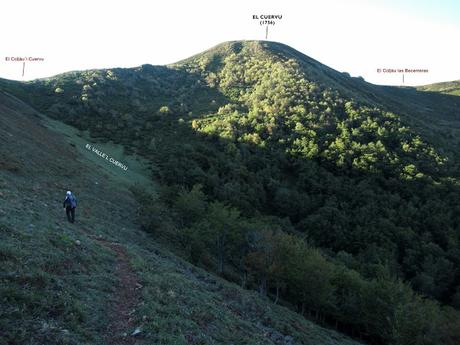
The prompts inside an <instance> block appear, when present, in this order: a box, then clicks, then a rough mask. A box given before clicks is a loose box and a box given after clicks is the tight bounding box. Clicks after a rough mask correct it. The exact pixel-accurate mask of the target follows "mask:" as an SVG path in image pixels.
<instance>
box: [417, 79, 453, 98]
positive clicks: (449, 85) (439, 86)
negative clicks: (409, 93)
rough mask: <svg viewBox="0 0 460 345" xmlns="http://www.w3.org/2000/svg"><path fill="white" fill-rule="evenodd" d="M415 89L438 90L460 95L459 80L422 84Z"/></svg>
mask: <svg viewBox="0 0 460 345" xmlns="http://www.w3.org/2000/svg"><path fill="white" fill-rule="evenodd" d="M417 89H418V90H421V91H431V92H440V93H444V94H448V95H454V96H460V80H455V81H449V82H445V83H436V84H430V85H424V86H420V87H418V88H417Z"/></svg>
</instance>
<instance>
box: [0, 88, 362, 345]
mask: <svg viewBox="0 0 460 345" xmlns="http://www.w3.org/2000/svg"><path fill="white" fill-rule="evenodd" d="M0 114H1V116H0V261H1V263H0V264H1V267H2V270H1V271H0V301H1V309H0V344H2V345H3V344H45V343H46V344H50V345H52V344H103V343H104V340H103V338H104V332H105V329H106V327H107V323H108V316H107V313H108V311H109V310H110V305H111V303H112V302H114V301H112V300H111V296H112V293H113V292H114V287H115V286H116V283H117V277H116V276H115V275H114V272H115V267H114V265H115V254H114V253H113V252H111V251H110V250H108V249H106V248H105V247H103V246H101V245H100V244H99V243H98V242H97V241H95V240H93V239H92V238H91V237H89V236H88V234H93V235H101V236H102V238H104V239H108V240H112V241H118V242H120V243H123V244H124V245H125V247H126V249H127V251H128V253H129V255H130V258H131V263H132V265H133V267H134V268H135V273H136V274H137V275H138V276H139V280H140V281H141V283H142V285H143V288H142V299H143V302H142V303H141V305H139V306H138V308H137V309H136V312H135V313H134V318H135V324H136V325H138V326H139V327H141V329H142V335H141V336H140V337H138V338H136V343H138V344H152V343H155V344H343V345H345V344H355V342H354V341H352V340H350V339H349V338H346V337H344V336H342V335H340V334H338V333H336V332H333V331H330V330H326V329H323V328H321V327H319V326H316V325H315V324H313V323H311V322H309V321H307V320H305V319H303V318H302V317H300V316H299V315H297V314H295V313H293V312H291V311H289V310H288V309H286V308H283V307H280V306H275V305H273V304H271V303H270V302H269V301H267V300H264V299H262V298H260V297H259V296H258V295H257V294H256V293H254V292H248V291H243V290H241V289H240V288H239V287H238V286H236V285H234V284H230V283H228V282H225V281H223V280H221V279H219V278H217V277H215V276H212V275H210V274H208V273H206V272H205V271H203V270H201V269H198V268H195V267H193V266H191V265H190V264H188V263H186V262H184V261H183V260H181V259H179V258H177V257H176V256H174V255H173V254H171V253H170V252H168V251H166V250H164V249H163V248H161V246H159V245H158V244H156V243H155V241H154V239H153V238H151V237H148V235H146V234H145V233H144V232H142V231H140V230H139V229H138V228H137V226H136V225H135V222H134V219H135V217H136V214H135V213H136V207H137V205H136V203H135V201H134V200H133V198H132V197H131V194H130V192H129V191H128V184H129V181H130V180H132V181H138V182H141V183H142V184H143V185H145V183H146V181H147V177H146V176H145V175H144V172H145V170H144V163H143V162H142V161H140V160H139V159H135V158H133V157H129V156H123V153H122V152H121V151H120V148H119V147H116V146H111V145H109V144H107V145H105V146H102V145H100V144H98V147H100V148H101V150H103V151H104V152H106V153H107V154H109V155H113V156H114V157H115V156H118V155H121V159H120V161H122V162H126V164H127V165H128V166H129V168H130V169H129V172H128V173H127V174H130V175H124V173H123V171H122V170H121V169H119V168H116V167H113V166H111V165H108V164H102V163H106V162H103V161H102V159H100V158H99V157H97V156H95V154H94V153H92V152H89V151H88V152H87V151H86V149H85V148H84V145H85V144H86V143H91V141H90V139H89V138H85V135H84V133H78V132H77V131H74V130H73V129H72V128H70V127H67V126H63V125H61V124H60V123H56V122H53V121H50V120H48V119H46V118H42V117H41V116H40V115H39V114H37V113H36V112H35V111H34V110H33V109H32V108H30V107H28V106H27V105H25V104H24V103H22V102H20V101H18V100H17V99H15V98H12V97H10V96H8V95H5V94H3V93H0ZM93 144H95V143H93ZM95 158H97V159H95ZM149 188H151V189H152V190H154V189H155V186H154V185H150V187H149ZM67 189H71V190H73V191H75V193H76V195H77V197H78V200H79V207H78V210H77V223H76V224H73V225H69V224H68V223H67V222H66V221H65V214H64V211H63V209H62V196H63V195H64V193H65V191H66V190H67ZM76 240H79V241H80V242H81V244H80V245H78V244H77V243H76ZM127 331H132V330H127ZM133 343H134V342H133Z"/></svg>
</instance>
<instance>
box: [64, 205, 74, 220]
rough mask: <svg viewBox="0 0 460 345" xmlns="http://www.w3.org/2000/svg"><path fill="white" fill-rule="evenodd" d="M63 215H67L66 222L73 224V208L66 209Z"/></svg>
mask: <svg viewBox="0 0 460 345" xmlns="http://www.w3.org/2000/svg"><path fill="white" fill-rule="evenodd" d="M65 213H66V214H67V220H68V221H69V222H71V223H73V222H75V207H73V208H72V207H66V208H65Z"/></svg>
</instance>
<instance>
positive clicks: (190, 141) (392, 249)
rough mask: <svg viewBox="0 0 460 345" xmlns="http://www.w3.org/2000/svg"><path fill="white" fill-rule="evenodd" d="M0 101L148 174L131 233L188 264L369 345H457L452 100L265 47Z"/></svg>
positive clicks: (33, 90) (62, 78) (21, 88)
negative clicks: (138, 163) (118, 152)
mask: <svg viewBox="0 0 460 345" xmlns="http://www.w3.org/2000/svg"><path fill="white" fill-rule="evenodd" d="M0 86H1V87H2V88H3V89H5V90H7V91H8V92H10V93H13V94H15V95H16V96H18V97H20V98H22V99H23V100H24V101H26V102H29V103H30V104H33V105H34V106H35V107H37V108H38V109H39V110H40V111H42V112H43V113H44V114H46V115H49V116H51V117H53V118H55V119H58V120H62V121H64V122H65V123H67V124H70V125H73V126H75V127H77V128H78V129H81V130H89V132H90V134H91V136H92V137H93V138H95V139H98V140H100V141H104V142H107V141H113V142H116V143H120V144H123V145H124V147H125V148H126V150H127V152H132V153H137V154H139V155H141V156H143V157H144V158H146V159H149V160H150V161H151V162H152V178H153V179H155V180H156V181H158V182H159V183H160V184H161V185H162V188H161V193H160V195H159V196H158V197H154V196H152V195H149V194H148V193H146V192H145V191H143V190H142V188H136V189H134V190H133V191H134V193H135V195H136V196H137V198H138V200H139V202H140V210H139V217H140V222H141V224H142V227H143V228H144V229H145V230H146V231H148V232H151V233H152V234H153V235H154V236H156V237H157V238H161V239H163V240H164V241H165V242H168V243H170V245H171V246H173V247H176V248H179V249H178V250H179V251H180V252H181V253H182V254H183V255H184V256H186V257H187V258H188V259H189V260H191V261H192V262H193V263H195V264H197V265H200V266H203V267H205V268H207V269H209V270H212V271H215V272H217V273H219V274H220V275H222V276H224V277H226V278H227V279H229V280H233V281H238V282H240V283H241V284H242V285H243V286H244V287H248V288H254V289H257V290H258V291H259V292H260V293H261V294H262V295H268V296H270V298H272V299H273V300H274V301H275V302H276V303H278V302H280V301H282V302H283V303H290V305H292V306H293V307H294V308H296V310H297V311H299V312H300V313H302V314H304V315H306V316H308V317H310V318H313V319H315V320H317V321H318V322H321V323H323V324H327V325H329V326H331V327H336V328H337V329H339V330H341V331H343V332H346V333H348V334H350V335H353V336H356V337H358V336H359V337H361V338H362V339H364V340H366V341H368V342H370V343H375V344H456V343H458V342H459V341H460V340H459V339H460V334H459V330H460V318H459V315H458V311H457V310H456V309H459V308H460V271H459V269H458V267H459V264H460V250H459V240H460V185H459V181H458V177H459V172H460V170H459V165H458V163H459V161H458V156H457V152H458V147H459V146H458V139H457V137H456V136H455V135H456V134H457V133H458V132H457V131H458V128H460V126H459V121H460V114H459V112H458V109H459V108H458V106H457V105H458V103H459V100H458V97H457V96H455V95H439V94H432V93H428V92H420V91H417V90H415V89H399V88H388V87H378V86H375V85H371V84H368V83H366V82H365V81H363V80H361V79H358V78H351V77H349V76H348V75H345V74H343V73H339V72H336V71H334V70H332V69H330V68H328V67H327V66H324V65H322V64H320V63H319V62H317V61H315V60H312V59H310V58H308V57H306V56H305V55H303V54H301V53H299V52H296V51H295V50H293V49H292V48H289V47H286V46H284V45H281V44H277V43H270V42H263V43H262V42H229V43H225V44H222V45H219V46H217V47H215V48H213V49H211V50H209V51H207V52H204V53H202V54H199V55H197V56H194V57H192V58H189V59H187V60H184V61H181V62H179V63H176V64H173V65H170V66H165V67H160V66H149V65H144V66H141V67H139V68H134V69H110V70H92V71H85V72H71V73H66V74H63V75H59V76H56V77H52V78H48V79H40V80H36V81H32V82H29V83H16V82H8V81H2V82H1V84H0Z"/></svg>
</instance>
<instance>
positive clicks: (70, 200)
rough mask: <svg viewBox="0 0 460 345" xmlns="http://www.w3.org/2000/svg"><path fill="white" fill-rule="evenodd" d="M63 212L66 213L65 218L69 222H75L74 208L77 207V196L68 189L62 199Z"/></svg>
mask: <svg viewBox="0 0 460 345" xmlns="http://www.w3.org/2000/svg"><path fill="white" fill-rule="evenodd" d="M64 208H65V213H66V214H67V220H68V221H69V222H70V223H73V222H75V209H76V208H77V198H75V195H73V194H72V192H71V191H70V190H69V191H67V193H66V196H65V200H64Z"/></svg>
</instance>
